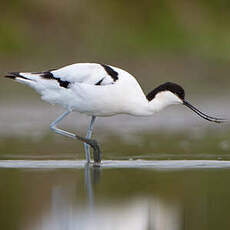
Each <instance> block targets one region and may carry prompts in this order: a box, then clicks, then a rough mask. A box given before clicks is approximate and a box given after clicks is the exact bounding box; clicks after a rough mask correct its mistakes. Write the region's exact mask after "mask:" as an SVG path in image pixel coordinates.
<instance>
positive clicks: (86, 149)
mask: <svg viewBox="0 0 230 230" xmlns="http://www.w3.org/2000/svg"><path fill="white" fill-rule="evenodd" d="M95 120H96V117H95V116H92V118H91V121H90V124H89V127H88V130H87V134H86V138H87V139H91V136H92V132H93V125H94V123H95ZM84 148H85V157H86V160H87V162H90V146H89V145H88V144H86V143H84Z"/></svg>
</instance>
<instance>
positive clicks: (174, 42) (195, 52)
mask: <svg viewBox="0 0 230 230" xmlns="http://www.w3.org/2000/svg"><path fill="white" fill-rule="evenodd" d="M0 9H1V15H0V69H1V75H2V76H3V75H4V74H5V73H6V72H9V71H42V70H47V69H52V68H57V67H61V66H64V65H68V64H71V63H77V62H99V63H106V64H111V65H114V66H119V67H121V68H123V69H125V70H127V71H128V72H130V73H131V74H133V75H134V76H135V77H136V78H137V80H138V81H139V82H140V84H141V85H142V86H143V90H144V91H145V92H146V93H147V92H148V91H150V90H152V89H153V88H154V87H156V86H157V85H158V84H161V83H162V82H165V81H172V82H177V83H179V84H181V85H182V86H183V87H184V88H185V90H186V94H187V97H188V98H189V99H191V101H192V102H195V104H198V105H199V106H200V107H201V109H203V110H204V111H206V112H208V113H210V114H211V115H212V114H213V115H219V116H225V117H229V111H230V107H229V85H230V78H229V74H230V67H229V60H230V2H229V1H227V0H212V1H207V0H195V1H189V0H176V1H172V0H162V1H146V0H143V1H137V0H133V1H132V2H130V1H121V0H116V1H110V0H107V1H105V0H102V1H99V2H98V1H90V0H84V1H79V0H66V1H56V0H49V1H45V0H34V1H29V0H8V1H6V0H2V1H1V6H0ZM199 106H198V107H199ZM0 110H1V113H0V129H1V136H2V140H1V142H2V143H1V145H0V148H1V150H0V151H1V152H2V153H13V152H15V151H17V152H18V151H19V152H20V153H21V154H23V153H28V151H33V149H34V151H36V152H42V153H45V149H48V147H47V146H48V144H47V145H46V144H45V143H53V142H52V141H51V140H52V138H57V139H55V140H58V142H59V143H60V142H65V144H66V145H67V146H68V147H63V148H64V149H68V152H74V151H75V150H76V146H75V144H74V145H71V143H72V140H70V141H69V142H68V141H66V139H65V138H64V139H63V137H57V135H55V134H53V133H51V132H50V131H49V128H48V124H49V123H50V122H51V121H52V120H54V119H55V118H56V117H57V115H58V114H59V113H61V111H62V110H58V109H57V110H56V109H55V108H50V107H49V105H47V104H45V103H43V102H40V99H39V96H38V95H37V94H36V93H35V92H34V91H33V90H32V89H29V88H28V87H26V86H23V85H20V84H17V83H15V82H13V81H10V80H9V79H4V78H3V77H2V78H1V79H0ZM167 111H168V113H167V112H166V113H165V112H162V113H161V114H162V119H160V118H161V114H160V115H157V116H156V120H154V119H152V118H151V119H152V124H155V123H156V124H159V125H158V126H157V127H153V128H152V129H151V130H149V129H148V133H147V134H145V136H144V137H141V138H144V139H145V137H147V136H148V138H147V139H145V141H140V140H139V137H140V136H141V135H139V134H138V133H137V132H136V130H134V131H132V133H134V136H135V138H134V141H133V139H132V138H126V139H125V141H124V140H122V141H120V142H119V141H118V140H119V139H120V135H122V136H125V135H126V136H127V135H128V134H127V132H123V131H121V132H120V133H119V131H118V132H117V133H116V134H114V133H111V132H109V131H108V130H106V132H105V131H103V130H104V129H99V127H100V125H102V122H101V123H99V125H98V126H96V130H98V132H96V135H97V136H98V138H99V140H100V141H101V142H103V146H105V149H106V150H107V149H108V150H112V151H115V152H119V151H121V150H124V152H125V151H126V150H127V151H131V152H132V153H137V149H138V151H139V150H143V152H145V153H147V152H149V151H151V150H154V152H155V151H156V152H166V153H168V152H172V150H173V152H174V153H175V152H180V153H184V152H183V148H182V149H181V148H179V147H176V148H174V147H175V146H174V145H169V146H167V148H166V146H165V145H164V143H165V141H166V139H167V140H169V143H170V142H172V143H179V142H178V140H182V139H183V138H184V139H185V140H188V139H189V135H190V134H188V133H187V134H186V135H187V136H186V135H184V130H183V133H182V134H181V133H179V134H177V135H175V132H174V133H173V132H172V133H171V134H167V135H166V136H165V133H168V127H171V126H175V127H176V129H177V127H180V128H178V130H176V129H174V131H175V130H176V131H181V127H187V128H188V129H189V132H191V130H193V129H195V130H196V129H199V130H205V131H201V132H200V133H202V135H203V136H202V135H200V136H202V137H203V139H202V138H201V137H200V136H199V138H200V139H201V140H202V141H207V143H206V144H205V145H204V144H203V143H204V142H202V141H201V143H200V142H199V145H195V146H196V147H195V150H192V149H193V148H192V147H193V146H194V143H193V145H192V144H191V143H190V145H187V147H186V148H187V149H189V150H186V151H185V152H188V153H194V152H197V151H199V149H203V150H204V152H206V153H207V152H213V151H214V150H213V149H216V152H218V150H219V151H222V152H223V151H224V152H225V153H228V152H229V150H230V147H229V146H230V143H229V141H228V140H229V132H228V130H229V129H228V128H226V127H227V126H226V125H225V126H216V125H212V124H210V123H206V122H205V121H201V120H199V119H198V118H196V117H195V116H194V115H190V114H191V113H189V112H188V111H187V110H186V111H185V110H183V109H181V110H179V111H178V110H176V111H172V110H171V109H169V110H167ZM189 116H190V117H189ZM187 117H189V118H191V119H190V120H188V119H187ZM169 118H170V119H169ZM78 119H80V118H78V115H74V118H73V119H72V120H71V122H70V123H69V126H65V125H64V126H65V127H68V128H71V127H72V129H73V130H75V131H76V130H79V131H81V132H82V133H84V132H85V130H86V127H87V122H88V120H86V119H85V120H84V119H83V120H82V119H80V120H78ZM113 119H114V118H111V120H106V121H107V123H105V124H109V126H111V127H112V125H111V124H113V123H114V120H113ZM128 119H131V118H129V117H128ZM132 119H133V118H132ZM186 119H187V120H186ZM67 120H68V119H67ZM118 120H119V119H118ZM116 121H117V120H116ZM135 121H136V120H135ZM190 121H192V122H190ZM141 122H143V124H142V123H141ZM79 123H81V124H82V126H79ZM134 123H135V122H134ZM64 124H65V122H64ZM71 124H72V125H73V126H71ZM123 124H124V123H123ZM187 124H189V125H188V126H187ZM115 125H116V126H117V125H118V126H119V122H118V123H115ZM132 125H134V124H132ZM135 125H136V123H135ZM41 126H42V127H43V133H42V132H40V131H41V130H40V129H39V128H40V127H41ZM105 126H106V125H105ZM130 126H131V125H130ZM162 126H164V130H163V129H161V128H162ZM124 127H125V126H124ZM146 127H147V126H146V125H144V121H143V120H141V119H140V123H139V126H138V128H137V130H138V131H139V132H140V133H142V129H143V130H145V128H146ZM149 127H151V126H149ZM207 127H208V128H211V132H210V130H209V129H208V130H207V129H206V128H207ZM228 127H229V126H228ZM125 128H128V125H127V127H125ZM155 128H156V129H155ZM110 129H111V130H113V127H112V128H110ZM111 130H110V131H111ZM157 130H158V131H157ZM159 130H161V131H162V132H161V134H159V136H157V137H155V138H153V137H152V135H153V134H154V133H155V134H154V135H158V134H156V132H159ZM223 130H224V131H223ZM107 132H108V133H109V134H108V136H110V135H112V136H114V135H115V137H116V138H115V139H116V140H117V141H118V142H116V143H120V144H114V143H111V145H108V147H106V143H108V142H109V143H110V142H111V139H110V138H107V139H105V138H104V137H105V136H106V135H107V134H106V133H107ZM143 132H144V131H143ZM22 133H23V134H26V135H24V136H23V140H21V139H18V138H19V137H20V138H21V134H22ZM47 135H48V137H49V138H51V139H47ZM33 136H35V137H33ZM37 136H40V138H38V137H37ZM41 136H42V137H41ZM173 136H174V137H175V142H174V139H172V138H173ZM25 137H26V138H27V139H24V138H25ZM151 137H152V138H151ZM165 137H167V138H165ZM181 137H183V138H181ZM209 137H210V138H209ZM9 138H13V140H12V139H9ZM199 138H198V139H199ZM112 139H114V138H112ZM130 139H132V141H130ZM200 139H199V140H200ZM213 139H214V140H215V141H213ZM44 140H46V142H44ZM47 140H50V142H49V141H47ZM136 140H139V142H138V141H136ZM53 141H54V140H53ZM151 141H155V143H162V145H161V144H160V145H159V144H158V146H160V147H159V148H156V145H154V147H153V146H152V145H149V144H146V142H147V143H151ZM35 142H36V146H37V147H36V148H34V147H35ZM123 142H125V144H124V145H123V144H122V143H123ZM222 142H223V143H224V144H222ZM11 143H15V145H11ZM25 143H28V145H27V147H28V146H32V147H31V148H27V149H26V148H23V146H25ZM30 143H32V145H29V144H30ZM54 143H56V141H54ZM67 143H68V144H67ZM130 143H131V144H130ZM140 143H141V144H140ZM214 143H216V144H214ZM127 144H129V145H132V146H133V147H132V148H133V149H132V150H130V148H127V149H125V148H124V146H127ZM54 145H55V144H53V145H52V147H53V146H54ZM182 145H183V144H182ZM185 145H186V144H185ZM206 145H207V146H210V147H209V148H204V146H206ZM213 145H215V147H213ZM12 146H18V147H14V148H13V149H12ZM41 146H43V147H44V148H42V147H41ZM63 146H65V145H64V144H63ZM77 146H78V147H79V146H80V144H77ZM113 146H115V148H113ZM119 146H120V147H119ZM173 146H174V147H173ZM178 146H180V144H178ZM188 146H190V147H188ZM218 146H222V147H218ZM223 146H224V147H223ZM41 149H42V150H41ZM56 150H57V152H58V151H62V150H61V149H58V148H57V149H56ZM56 150H54V152H55V151H56ZM79 150H80V149H79ZM80 151H81V150H80ZM135 151H136V152H135ZM48 152H50V150H48ZM127 154H128V152H127Z"/></svg>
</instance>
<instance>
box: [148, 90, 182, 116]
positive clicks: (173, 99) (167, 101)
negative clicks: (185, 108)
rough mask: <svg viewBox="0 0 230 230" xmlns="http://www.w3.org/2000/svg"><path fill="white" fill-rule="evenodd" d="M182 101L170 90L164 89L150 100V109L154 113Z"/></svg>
mask: <svg viewBox="0 0 230 230" xmlns="http://www.w3.org/2000/svg"><path fill="white" fill-rule="evenodd" d="M181 103H183V102H182V100H181V99H180V98H179V97H178V96H177V95H175V94H173V93H172V92H170V91H163V92H160V93H158V94H157V95H156V96H155V98H154V99H153V100H151V101H150V102H149V109H150V110H151V111H152V113H156V112H159V111H161V110H162V109H164V108H166V107H168V106H170V105H175V104H181Z"/></svg>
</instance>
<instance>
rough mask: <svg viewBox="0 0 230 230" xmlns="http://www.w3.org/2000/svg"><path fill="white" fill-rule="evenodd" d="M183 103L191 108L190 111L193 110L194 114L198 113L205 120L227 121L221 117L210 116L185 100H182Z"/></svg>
mask: <svg viewBox="0 0 230 230" xmlns="http://www.w3.org/2000/svg"><path fill="white" fill-rule="evenodd" d="M183 104H184V105H185V106H187V107H188V108H189V109H191V110H192V111H194V112H195V113H196V114H198V115H199V116H200V117H202V118H204V119H205V120H208V121H212V122H216V123H222V122H225V121H227V120H226V119H222V118H218V117H211V116H209V115H207V114H204V113H202V112H201V111H200V110H198V109H197V108H195V107H194V106H193V105H191V104H190V103H189V102H187V101H186V100H184V101H183Z"/></svg>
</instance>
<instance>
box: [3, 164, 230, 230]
mask: <svg viewBox="0 0 230 230" xmlns="http://www.w3.org/2000/svg"><path fill="white" fill-rule="evenodd" d="M0 167H1V169H0V180H1V185H0V186H1V189H0V197H1V205H0V220H1V227H2V229H7V230H8V229H23V230H27V229H29V230H31V229H35V230H37V229H39V230H40V229H42V230H48V229H49V230H54V229H55V230H56V229H57V230H58V229H63V230H64V229H65V230H66V229H69V230H70V229H102V230H104V229H105V230H107V229H108V230H110V229H118V230H119V229H134V230H135V229H138V230H140V229H143V230H148V229H170V230H174V229H175V230H179V229H202V230H204V229H229V228H230V223H229V207H230V198H229V193H230V184H229V177H230V168H229V167H230V163H229V162H228V161H140V160H138V161H104V162H103V164H102V167H100V168H98V167H89V166H87V165H85V162H84V161H76V162H75V161H62V160H59V161H55V160H52V161H29V160H24V161H14V160H11V161H5V160H2V161H0ZM4 167H5V168H4Z"/></svg>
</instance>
